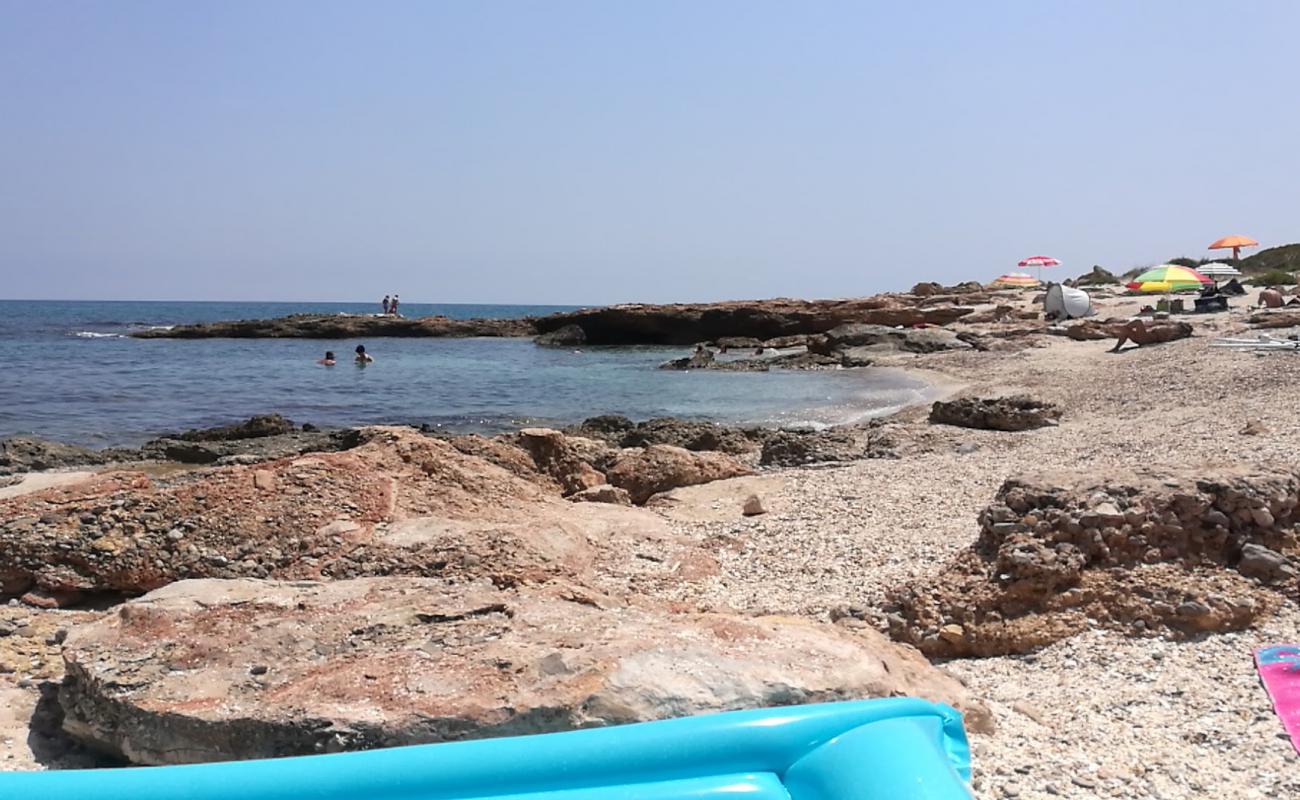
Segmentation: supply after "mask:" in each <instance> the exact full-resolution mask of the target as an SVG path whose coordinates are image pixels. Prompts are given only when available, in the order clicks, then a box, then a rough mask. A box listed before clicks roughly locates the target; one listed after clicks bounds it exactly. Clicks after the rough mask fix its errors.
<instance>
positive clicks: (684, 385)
mask: <svg viewBox="0 0 1300 800" xmlns="http://www.w3.org/2000/svg"><path fill="white" fill-rule="evenodd" d="M376 310H377V308H376V307H375V304H347V303H226V302H211V303H209V302H187V303H182V302H176V303H170V302H98V301H93V302H92V301H80V302H64V301H0V348H3V352H4V361H5V364H6V366H7V369H6V370H5V372H4V375H3V377H0V437H4V436H9V435H13V434H19V433H34V434H39V435H41V436H45V437H48V438H52V439H59V440H63V441H70V442H77V443H81V444H88V445H92V446H100V445H110V444H121V445H126V444H138V443H140V442H142V441H144V440H145V439H148V438H150V437H152V436H155V435H157V434H159V433H162V432H165V431H169V430H177V429H183V428H187V427H196V426H207V425H217V424H224V423H227V422H231V421H234V420H238V419H242V418H246V417H248V416H250V415H253V414H260V413H268V412H278V413H281V414H284V415H285V416H287V417H289V418H291V419H293V420H294V421H296V422H299V423H302V422H311V423H315V424H317V425H321V426H333V425H356V424H363V423H411V424H419V423H427V424H430V425H436V426H441V427H444V428H446V429H448V430H453V431H484V432H490V431H499V430H506V429H511V428H517V427H519V426H521V425H528V424H568V423H572V422H577V421H580V420H581V419H583V418H585V417H588V416H592V415H595V414H609V413H616V414H625V415H627V416H629V417H632V418H633V419H646V418H649V417H655V416H679V417H691V418H703V419H716V420H719V421H728V422H744V423H760V424H770V425H806V424H826V423H831V422H838V421H846V420H850V419H858V418H863V417H865V416H869V415H871V414H878V413H881V412H883V411H887V410H892V409H894V408H897V407H899V406H901V405H904V404H906V403H910V402H915V401H917V400H919V399H922V397H923V395H924V393H925V390H926V387H925V385H924V384H923V383H921V382H920V381H918V380H916V379H913V378H911V377H908V376H905V375H902V374H900V373H897V372H887V371H876V370H844V371H836V372H818V373H806V372H781V371H772V372H766V373H739V372H711V371H692V372H676V371H668V370H659V369H656V366H657V365H658V364H659V363H661V362H663V361H665V360H667V359H669V358H675V357H679V356H681V355H685V354H687V352H688V351H687V349H685V348H664V347H622V348H581V349H580V350H574V349H553V348H543V347H537V346H536V345H534V344H533V343H532V342H531V341H530V340H527V339H384V338H380V339H369V340H358V341H350V340H349V341H317V340H306V339H200V340H189V341H186V340H170V339H132V338H130V337H129V336H127V334H129V333H130V331H132V330H137V329H140V328H144V327H148V326H155V325H175V324H178V323H186V322H200V321H213V320H223V319H249V318H264V317H273V316H282V315H285V314H292V313H300V312H356V313H374V312H375V311H376ZM558 310H562V309H561V308H559V307H538V306H490V305H440V306H434V305H420V304H414V303H412V304H403V306H402V312H403V313H404V314H405V315H406V316H424V315H427V314H434V313H437V314H445V315H447V316H451V317H460V318H469V317H518V316H524V315H537V314H547V313H551V312H553V311H558ZM357 344H364V345H366V349H367V350H368V351H370V353H372V354H373V355H374V357H375V362H374V363H373V364H370V365H369V366H367V367H364V368H359V367H357V366H355V365H354V364H353V363H352V362H351V358H350V356H351V353H352V349H353V348H354V347H355V346H356V345H357ZM326 349H329V350H334V351H336V352H337V353H338V354H339V357H340V362H339V364H338V366H335V367H332V368H327V367H322V366H319V365H317V364H316V363H315V362H316V360H317V359H319V358H320V357H321V355H322V354H323V353H324V351H325V350H326Z"/></svg>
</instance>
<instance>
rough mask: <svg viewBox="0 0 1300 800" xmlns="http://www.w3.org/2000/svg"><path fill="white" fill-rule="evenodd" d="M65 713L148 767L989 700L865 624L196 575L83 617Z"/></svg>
mask: <svg viewBox="0 0 1300 800" xmlns="http://www.w3.org/2000/svg"><path fill="white" fill-rule="evenodd" d="M63 652H64V660H65V666H66V674H67V679H66V681H65V683H64V685H63V687H62V689H61V691H60V698H59V699H60V703H61V704H62V706H63V709H64V712H65V718H64V723H63V724H64V728H65V730H67V731H68V732H70V733H72V734H73V735H74V736H76V737H77V738H79V739H82V740H85V741H88V742H91V743H94V744H95V745H97V746H99V747H101V748H104V749H107V750H110V751H114V752H117V753H121V754H123V755H124V756H125V757H127V758H129V759H130V760H132V761H134V762H136V763H141V764H176V763H189V762H203V761H217V760H226V759H253V758H268V757H275V756H288V755H298V754H310V753H321V752H335V751H340V750H353V749H363V748H374V747H389V746H395V745H405V744H415V743H422V742H440V741H448V740H458V739H470V738H481V737H488V736H506V735H518V734H530V733H543V732H550V731H560V730H567V729H572V728H579V727H591V726H600V725H616V724H621V723H628V722H639V721H644V720H654V719H662V718H666V717H677V716H682V715H689V714H700V713H706V712H712V711H723V710H729V709H739V708H755V707H763V706H773V705H785V704H790V703H803V702H817V701H829V700H840V699H848V698H860V697H888V696H893V695H903V694H906V695H915V696H919V697H925V698H929V699H932V700H938V701H943V702H947V703H951V704H954V705H956V706H957V707H958V708H961V709H963V710H965V711H966V713H967V724H968V725H970V726H972V727H974V728H976V729H982V728H984V727H985V726H987V724H988V722H989V718H988V715H987V711H986V710H985V709H984V708H983V707H982V706H980V705H979V704H978V703H976V702H974V701H972V699H971V697H970V696H969V694H968V693H967V692H966V691H965V690H964V689H963V688H962V687H961V685H960V684H958V683H957V681H956V680H955V679H953V678H951V677H949V676H947V675H946V674H944V673H942V672H940V671H938V670H937V669H935V668H934V667H932V666H930V664H929V663H928V662H926V661H925V659H923V658H921V657H920V656H919V655H918V654H916V652H915V651H913V650H910V649H908V648H902V647H899V646H898V645H895V644H893V643H891V642H889V641H888V640H886V639H885V638H884V637H883V636H881V635H879V634H877V633H876V632H875V631H872V630H869V629H858V630H847V629H844V628H840V627H837V626H833V625H828V624H823V623H816V622H810V621H808V620H803V619H794V618H786V617H757V618H744V617H738V616H731V615H725V614H702V613H689V614H688V613H679V614H673V613H668V612H667V611H665V610H662V609H654V608H646V607H643V606H639V605H638V606H633V605H628V604H625V603H622V602H620V601H617V600H615V599H612V598H609V597H606V596H603V595H600V594H598V593H594V592H592V591H590V590H587V589H582V588H578V587H575V586H570V585H565V584H549V585H546V586H538V587H514V588H499V587H496V586H493V585H492V584H491V583H488V582H479V583H475V584H472V585H463V584H462V585H457V584H452V583H449V582H446V581H440V580H432V579H411V578H373V579H360V580H352V581H338V582H333V583H323V584H322V583H304V582H293V583H284V582H267V581H255V580H240V581H212V580H205V581H185V582H182V583H176V584H172V585H171V586H168V587H166V588H164V589H160V590H158V591H156V592H153V593H151V594H149V595H146V596H145V597H142V598H139V599H137V600H132V601H130V602H128V603H126V604H125V605H123V606H121V607H119V608H118V609H116V610H115V611H112V612H109V613H107V614H105V615H104V617H103V618H101V619H100V620H99V621H98V622H95V623H91V624H88V625H84V626H79V627H78V628H76V629H74V630H73V631H72V632H71V634H70V635H69V636H68V640H67V642H66V644H65V647H64V651H63Z"/></svg>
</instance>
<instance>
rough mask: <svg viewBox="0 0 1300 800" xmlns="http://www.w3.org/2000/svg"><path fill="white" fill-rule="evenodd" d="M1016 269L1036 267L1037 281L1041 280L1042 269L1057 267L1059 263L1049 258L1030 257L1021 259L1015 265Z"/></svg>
mask: <svg viewBox="0 0 1300 800" xmlns="http://www.w3.org/2000/svg"><path fill="white" fill-rule="evenodd" d="M1016 266H1017V267H1038V279H1039V280H1042V279H1043V267H1059V266H1061V262H1060V261H1058V260H1056V259H1055V258H1052V257H1051V256H1030V257H1029V258H1022V259H1020V261H1019V262H1018V263H1017V264H1016Z"/></svg>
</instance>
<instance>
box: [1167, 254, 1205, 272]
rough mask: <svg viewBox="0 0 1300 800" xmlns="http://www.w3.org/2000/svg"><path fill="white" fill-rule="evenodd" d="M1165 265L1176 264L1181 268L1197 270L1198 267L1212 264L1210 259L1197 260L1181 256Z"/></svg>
mask: <svg viewBox="0 0 1300 800" xmlns="http://www.w3.org/2000/svg"><path fill="white" fill-rule="evenodd" d="M1165 263H1166V264H1175V265H1177V266H1180V267H1187V268H1188V269H1196V268H1197V267H1199V266H1201V265H1203V264H1208V263H1210V259H1208V258H1200V259H1196V258H1188V257H1187V256H1179V257H1178V258H1171V259H1169V260H1168V261H1166V262H1165Z"/></svg>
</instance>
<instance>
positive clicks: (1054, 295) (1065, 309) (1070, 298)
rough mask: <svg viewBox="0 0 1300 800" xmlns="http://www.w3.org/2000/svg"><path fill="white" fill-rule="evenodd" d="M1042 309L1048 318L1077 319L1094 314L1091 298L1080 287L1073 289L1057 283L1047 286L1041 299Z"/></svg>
mask: <svg viewBox="0 0 1300 800" xmlns="http://www.w3.org/2000/svg"><path fill="white" fill-rule="evenodd" d="M1043 311H1044V312H1045V313H1046V314H1047V316H1048V318H1049V319H1058V320H1061V319H1079V318H1080V317H1091V316H1092V315H1093V314H1096V313H1097V312H1096V310H1094V309H1093V307H1092V298H1091V297H1089V296H1088V293H1087V292H1085V291H1083V290H1082V289H1073V288H1071V287H1069V286H1064V285H1062V284H1059V283H1054V284H1052V285H1051V286H1049V287H1047V297H1046V298H1044V300H1043Z"/></svg>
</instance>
